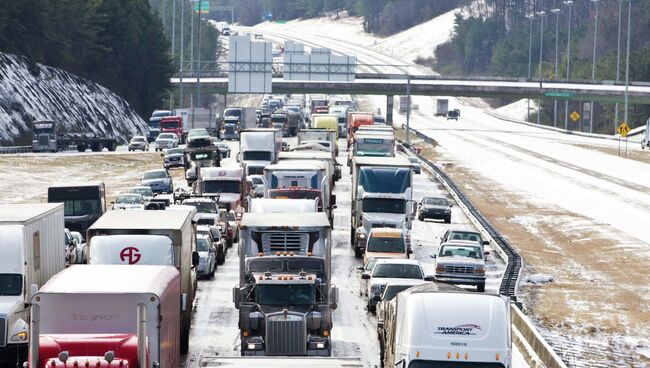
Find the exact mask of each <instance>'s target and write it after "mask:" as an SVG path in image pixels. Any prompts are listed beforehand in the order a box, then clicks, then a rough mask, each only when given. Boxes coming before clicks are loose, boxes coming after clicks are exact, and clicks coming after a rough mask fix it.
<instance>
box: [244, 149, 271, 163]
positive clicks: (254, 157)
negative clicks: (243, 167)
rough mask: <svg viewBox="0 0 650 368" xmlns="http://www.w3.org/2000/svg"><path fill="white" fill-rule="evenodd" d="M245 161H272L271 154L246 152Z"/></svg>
mask: <svg viewBox="0 0 650 368" xmlns="http://www.w3.org/2000/svg"><path fill="white" fill-rule="evenodd" d="M243 156H244V161H271V152H268V151H244V155H243Z"/></svg>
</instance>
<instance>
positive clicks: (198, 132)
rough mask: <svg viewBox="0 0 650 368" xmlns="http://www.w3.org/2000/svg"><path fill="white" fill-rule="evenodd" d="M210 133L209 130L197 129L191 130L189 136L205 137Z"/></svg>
mask: <svg viewBox="0 0 650 368" xmlns="http://www.w3.org/2000/svg"><path fill="white" fill-rule="evenodd" d="M206 135H210V134H208V131H207V130H205V129H197V130H190V132H189V133H187V138H193V137H204V136H206Z"/></svg>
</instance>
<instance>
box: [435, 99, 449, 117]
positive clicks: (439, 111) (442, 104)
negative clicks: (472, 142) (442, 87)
mask: <svg viewBox="0 0 650 368" xmlns="http://www.w3.org/2000/svg"><path fill="white" fill-rule="evenodd" d="M448 112H449V100H448V99H446V98H438V99H436V111H435V112H434V114H433V116H442V117H445V116H447V113H448Z"/></svg>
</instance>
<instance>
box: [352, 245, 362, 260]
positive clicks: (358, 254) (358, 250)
mask: <svg viewBox="0 0 650 368" xmlns="http://www.w3.org/2000/svg"><path fill="white" fill-rule="evenodd" d="M354 256H355V257H356V258H361V256H363V254H362V253H361V249H359V248H357V247H356V246H355V247H354Z"/></svg>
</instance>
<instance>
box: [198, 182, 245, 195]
mask: <svg viewBox="0 0 650 368" xmlns="http://www.w3.org/2000/svg"><path fill="white" fill-rule="evenodd" d="M240 187H241V182H240V181H237V180H206V181H204V182H203V193H239V189H240Z"/></svg>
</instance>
